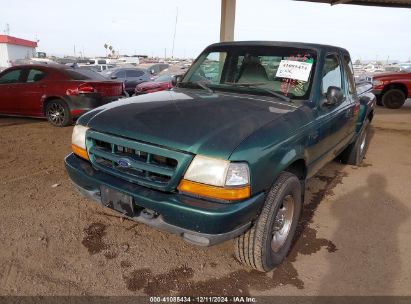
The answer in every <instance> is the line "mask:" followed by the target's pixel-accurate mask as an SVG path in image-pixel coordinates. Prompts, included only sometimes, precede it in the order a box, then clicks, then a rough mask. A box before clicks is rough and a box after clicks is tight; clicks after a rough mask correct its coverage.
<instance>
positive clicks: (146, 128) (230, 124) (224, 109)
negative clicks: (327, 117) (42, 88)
mask: <svg viewBox="0 0 411 304" xmlns="http://www.w3.org/2000/svg"><path fill="white" fill-rule="evenodd" d="M296 109H297V106H295V105H293V104H288V103H285V102H281V100H280V99H274V98H271V97H266V96H255V95H244V94H233V93H221V92H219V93H208V92H206V91H203V90H193V89H191V90H189V89H175V90H172V91H162V92H158V93H152V94H148V95H142V96H135V97H131V98H128V99H122V100H119V101H116V102H112V103H110V104H107V105H105V106H102V107H99V108H96V109H94V110H92V111H90V112H88V113H86V114H85V115H83V116H82V117H80V118H79V120H78V123H79V124H82V125H87V126H88V127H90V128H91V129H93V130H96V131H99V132H103V133H109V134H113V135H117V136H121V137H126V138H130V139H135V140H139V141H143V142H147V143H151V144H156V145H160V146H164V147H167V148H171V149H176V150H182V151H187V152H190V153H194V154H205V155H208V156H213V157H218V158H224V159H228V158H229V156H230V154H231V153H232V151H233V150H234V149H235V148H236V147H237V146H238V145H239V144H240V143H241V142H242V141H243V140H244V139H246V138H247V137H248V136H250V135H251V134H253V133H254V132H255V131H256V130H258V129H259V128H261V127H262V126H264V125H266V124H267V123H269V122H271V121H273V120H275V119H277V118H278V117H280V116H281V115H284V114H286V113H288V112H290V111H295V110H296Z"/></svg>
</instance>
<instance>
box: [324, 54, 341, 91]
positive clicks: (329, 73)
mask: <svg viewBox="0 0 411 304" xmlns="http://www.w3.org/2000/svg"><path fill="white" fill-rule="evenodd" d="M322 75H323V78H322V93H323V95H325V94H326V93H327V91H328V88H329V87H337V88H340V89H341V90H342V73H341V64H340V61H339V59H338V56H337V55H336V54H329V55H327V56H326V57H325V62H324V68H323V73H322Z"/></svg>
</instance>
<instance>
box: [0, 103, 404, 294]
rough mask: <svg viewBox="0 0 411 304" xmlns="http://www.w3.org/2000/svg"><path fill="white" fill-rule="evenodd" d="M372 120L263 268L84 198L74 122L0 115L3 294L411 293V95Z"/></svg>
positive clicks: (312, 192)
mask: <svg viewBox="0 0 411 304" xmlns="http://www.w3.org/2000/svg"><path fill="white" fill-rule="evenodd" d="M372 125H373V128H372V135H373V138H372V140H371V146H370V148H369V150H368V154H367V157H366V159H365V161H364V164H363V165H362V166H361V167H354V166H344V165H341V164H339V163H337V162H333V163H330V164H329V165H327V166H326V167H325V168H324V169H323V170H321V172H319V174H317V175H316V176H315V177H314V178H312V179H311V180H310V181H309V182H308V184H307V188H306V193H307V194H306V201H305V210H304V214H303V219H302V224H301V229H300V234H299V237H298V239H297V241H296V243H295V245H294V247H293V249H292V251H291V253H290V255H289V256H288V258H287V260H286V261H285V262H284V263H283V264H282V265H281V267H278V268H277V269H275V270H274V271H272V272H270V273H268V274H261V273H257V272H254V271H250V270H249V269H246V268H244V267H243V266H241V265H240V264H239V263H238V262H237V261H236V260H235V259H234V257H233V250H232V246H233V245H232V242H231V241H228V242H225V243H223V244H220V245H218V246H215V247H210V248H199V247H194V246H192V245H189V244H186V243H185V242H183V241H182V240H180V239H179V238H178V237H177V236H175V235H170V234H168V233H164V232H160V231H156V230H153V229H152V228H149V227H147V226H145V225H143V224H137V223H134V222H132V221H129V220H121V219H120V218H118V217H116V216H115V215H114V213H112V212H111V211H110V210H108V209H103V208H101V207H99V206H97V205H96V204H95V203H93V202H91V201H89V200H87V199H84V198H82V197H81V196H80V195H79V194H77V193H76V192H75V191H74V190H73V188H72V186H71V185H70V182H69V179H68V177H67V175H66V172H65V169H64V165H63V158H64V157H65V156H66V155H67V154H68V153H69V152H70V140H71V131H72V128H71V127H69V128H54V127H52V126H50V125H49V124H48V123H47V122H46V121H43V120H35V119H26V118H6V117H0V207H1V209H0V295H156V296H157V295H181V294H185V295H193V294H196V295H212V294H213V295H225V294H227V295H253V296H257V295H411V288H410V286H411V255H410V252H411V241H410V240H411V238H410V235H411V183H410V181H411V157H410V155H411V154H410V151H411V101H408V102H407V104H406V106H404V107H403V108H401V109H399V110H388V109H384V108H378V109H377V113H376V116H375V120H374V121H373V124H372Z"/></svg>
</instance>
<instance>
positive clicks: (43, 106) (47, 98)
mask: <svg viewBox="0 0 411 304" xmlns="http://www.w3.org/2000/svg"><path fill="white" fill-rule="evenodd" d="M56 99H57V100H61V101H63V102H65V103H67V102H66V101H65V100H64V98H61V96H44V97H43V98H42V113H43V115H44V116H46V106H47V104H48V103H49V102H50V101H52V100H56Z"/></svg>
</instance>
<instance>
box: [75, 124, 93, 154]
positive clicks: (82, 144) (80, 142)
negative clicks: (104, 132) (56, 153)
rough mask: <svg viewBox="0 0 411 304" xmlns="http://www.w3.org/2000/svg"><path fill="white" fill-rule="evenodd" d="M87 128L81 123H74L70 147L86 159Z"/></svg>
mask: <svg viewBox="0 0 411 304" xmlns="http://www.w3.org/2000/svg"><path fill="white" fill-rule="evenodd" d="M88 129H89V128H88V127H85V126H82V125H75V126H74V128H73V134H72V135H71V149H72V150H73V153H74V154H76V155H78V156H80V157H81V158H84V159H87V160H88V154H87V149H86V132H87V130H88Z"/></svg>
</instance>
